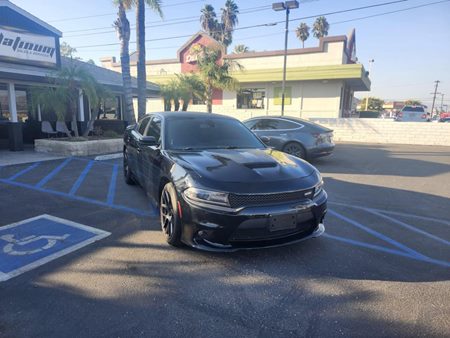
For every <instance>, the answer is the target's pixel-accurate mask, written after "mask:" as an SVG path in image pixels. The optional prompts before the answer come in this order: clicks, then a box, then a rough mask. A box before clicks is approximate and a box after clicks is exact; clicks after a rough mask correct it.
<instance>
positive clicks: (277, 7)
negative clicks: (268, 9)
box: [272, 2, 286, 12]
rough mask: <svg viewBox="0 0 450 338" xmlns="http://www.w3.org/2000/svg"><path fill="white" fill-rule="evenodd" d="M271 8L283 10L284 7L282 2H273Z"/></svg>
mask: <svg viewBox="0 0 450 338" xmlns="http://www.w3.org/2000/svg"><path fill="white" fill-rule="evenodd" d="M272 9H273V10H274V11H277V12H278V11H284V10H285V9H286V7H285V6H284V2H275V3H273V4H272Z"/></svg>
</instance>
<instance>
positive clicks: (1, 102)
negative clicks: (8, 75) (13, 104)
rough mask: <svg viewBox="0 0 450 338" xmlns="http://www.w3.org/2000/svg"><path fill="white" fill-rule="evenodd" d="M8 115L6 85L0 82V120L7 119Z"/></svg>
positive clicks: (8, 118)
mask: <svg viewBox="0 0 450 338" xmlns="http://www.w3.org/2000/svg"><path fill="white" fill-rule="evenodd" d="M10 117H11V114H10V112H9V100H8V89H7V87H6V85H3V84H0V121H9V120H10Z"/></svg>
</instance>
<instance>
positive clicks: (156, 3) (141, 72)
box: [127, 0, 163, 118]
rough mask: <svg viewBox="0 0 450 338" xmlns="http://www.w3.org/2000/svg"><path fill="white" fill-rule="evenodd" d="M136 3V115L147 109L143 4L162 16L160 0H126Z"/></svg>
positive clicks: (142, 113) (141, 114)
mask: <svg viewBox="0 0 450 338" xmlns="http://www.w3.org/2000/svg"><path fill="white" fill-rule="evenodd" d="M127 1H134V2H135V3H136V2H137V4H136V41H137V46H136V51H137V54H138V61H137V81H138V117H139V118H141V117H143V116H144V115H145V113H146V109H147V71H146V66H145V4H147V5H148V6H149V7H150V8H151V9H152V10H153V11H154V12H155V13H157V14H158V15H159V16H160V17H162V16H163V13H162V10H161V1H160V0H127Z"/></svg>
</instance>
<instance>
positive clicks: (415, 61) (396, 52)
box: [12, 0, 450, 109]
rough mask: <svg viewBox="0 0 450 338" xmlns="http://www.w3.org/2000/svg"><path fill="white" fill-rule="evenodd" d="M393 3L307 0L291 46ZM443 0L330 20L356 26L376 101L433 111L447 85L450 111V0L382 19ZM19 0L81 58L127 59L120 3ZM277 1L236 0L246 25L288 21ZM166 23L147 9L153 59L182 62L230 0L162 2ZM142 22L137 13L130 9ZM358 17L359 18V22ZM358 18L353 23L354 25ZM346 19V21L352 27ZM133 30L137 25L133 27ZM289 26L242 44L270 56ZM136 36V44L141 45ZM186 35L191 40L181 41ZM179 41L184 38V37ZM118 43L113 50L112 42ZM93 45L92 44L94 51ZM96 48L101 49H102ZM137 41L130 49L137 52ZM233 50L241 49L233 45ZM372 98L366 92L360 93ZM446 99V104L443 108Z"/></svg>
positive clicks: (241, 39) (239, 35)
mask: <svg viewBox="0 0 450 338" xmlns="http://www.w3.org/2000/svg"><path fill="white" fill-rule="evenodd" d="M388 1H389V0H357V1H355V0H354V1H350V0H340V1H336V0H301V1H300V8H299V9H297V10H293V11H292V12H291V19H294V20H293V21H292V22H291V23H290V29H291V33H290V38H289V47H290V48H293V47H296V48H298V47H300V46H301V45H300V42H299V41H298V40H297V38H296V37H295V34H294V33H293V30H294V29H295V27H296V26H297V25H298V24H299V23H300V22H302V21H304V22H306V23H307V24H308V25H309V26H312V23H313V21H314V18H309V19H304V20H295V19H296V18H302V17H308V16H318V15H320V14H323V13H329V12H333V11H339V10H344V9H351V8H356V7H363V6H367V5H372V4H378V3H384V2H388ZM437 1H439V0H408V1H405V2H402V3H397V4H391V5H387V6H381V7H376V8H370V9H365V10H358V11H353V12H347V13H342V14H334V15H326V17H327V19H328V21H329V23H330V25H331V27H330V31H329V35H342V34H347V33H348V32H349V31H350V30H351V29H352V28H356V47H357V51H356V53H357V56H358V59H359V61H360V62H361V63H363V64H364V65H365V66H366V68H367V66H368V60H369V59H374V60H375V62H374V63H373V67H372V74H371V79H372V91H371V93H370V95H371V96H377V97H381V98H383V99H385V100H391V99H397V100H401V99H408V98H417V99H420V100H422V101H423V102H425V103H427V104H429V105H430V106H431V101H430V100H431V97H432V95H431V94H430V93H431V92H432V91H433V89H434V81H435V80H440V81H441V83H440V84H439V89H438V91H439V92H441V93H444V94H445V97H444V104H448V105H449V109H450V1H445V2H442V3H439V4H434V5H430V6H426V7H420V8H415V9H411V10H406V11H401V12H397V13H392V14H387V15H380V16H376V17H371V18H364V17H367V16H371V15H375V14H382V13H386V12H392V11H397V10H402V9H406V8H410V7H416V6H420V5H423V4H431V3H434V2H437ZM12 2H13V3H15V4H16V5H18V6H20V7H22V8H23V9H25V10H27V11H28V12H30V13H32V14H33V15H35V16H37V17H39V18H40V19H42V20H44V21H46V22H48V23H49V24H52V25H53V26H55V27H56V28H58V29H59V30H61V31H62V32H63V38H62V40H61V41H66V42H68V43H69V44H70V45H71V46H73V47H76V48H77V50H78V54H77V55H78V56H80V57H81V58H83V59H85V60H88V59H93V60H94V61H95V62H96V63H97V64H99V61H98V60H99V58H100V57H102V56H116V57H118V56H119V45H118V39H117V36H116V33H115V32H114V29H113V28H112V23H113V21H114V20H115V18H116V8H115V7H114V5H113V1H112V0H76V1H68V0H39V1H37V0H12ZM272 2H275V1H272V0H236V3H237V4H238V6H239V8H240V10H241V12H242V14H240V15H239V26H238V28H244V27H246V26H252V25H257V24H264V23H271V22H275V21H283V20H284V14H283V12H274V11H272V10H271V7H270V5H271V4H272ZM162 3H163V5H164V7H163V12H164V18H163V19H161V18H159V17H157V16H156V15H155V14H154V13H152V12H151V11H150V10H147V12H146V13H147V17H146V22H147V25H148V26H149V27H148V28H147V30H146V34H147V37H146V38H147V39H161V38H164V39H163V40H158V41H152V42H147V59H153V60H154V59H161V58H174V57H175V55H176V51H177V49H178V48H179V47H180V46H181V45H182V44H183V43H184V42H185V41H186V40H187V39H188V38H187V37H186V35H191V34H194V33H196V32H197V31H198V30H200V23H199V16H200V10H201V8H203V7H204V5H205V4H211V5H213V6H214V8H215V9H216V12H217V13H218V15H220V8H221V7H222V6H223V4H224V3H225V0H208V1H202V0H199V1H195V0H162ZM128 17H129V20H130V22H131V24H132V25H133V24H134V23H135V13H134V12H129V14H128ZM355 19H356V20H355ZM348 20H352V21H348ZM345 21H346V22H345ZM132 27H133V26H132ZM283 31H284V26H283V24H277V25H275V26H267V27H257V28H247V29H239V30H237V31H235V33H234V39H233V40H234V41H233V42H234V43H236V44H241V43H242V44H245V45H247V46H249V47H250V49H253V50H257V51H262V50H273V49H282V48H283ZM134 36H135V31H134V30H133V31H132V41H134V40H135V37H134ZM178 36H184V37H178ZM177 37H178V38H177ZM107 44H113V45H107ZM317 45H318V40H317V39H315V38H313V37H312V35H311V36H310V38H309V40H308V41H306V43H305V47H312V46H317ZM86 46H88V47H86ZM94 46H95V47H94ZM134 48H135V44H131V45H130V50H131V51H133V50H134ZM231 48H233V45H232V46H231ZM356 96H357V97H364V96H365V93H362V92H360V93H356ZM440 98H441V97H440V96H439V99H438V103H439V105H440Z"/></svg>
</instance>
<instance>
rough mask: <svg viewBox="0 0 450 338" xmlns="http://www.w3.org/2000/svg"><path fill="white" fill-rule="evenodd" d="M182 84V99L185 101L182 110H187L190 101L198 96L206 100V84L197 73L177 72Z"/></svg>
mask: <svg viewBox="0 0 450 338" xmlns="http://www.w3.org/2000/svg"><path fill="white" fill-rule="evenodd" d="M177 78H178V84H179V86H180V91H179V93H180V99H181V100H182V101H183V105H182V106H181V110H182V111H187V109H188V106H189V103H190V102H191V100H192V99H193V98H194V97H196V98H199V99H200V100H203V101H204V93H205V85H204V84H203V82H202V80H200V78H199V77H198V76H197V75H196V74H177Z"/></svg>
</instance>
